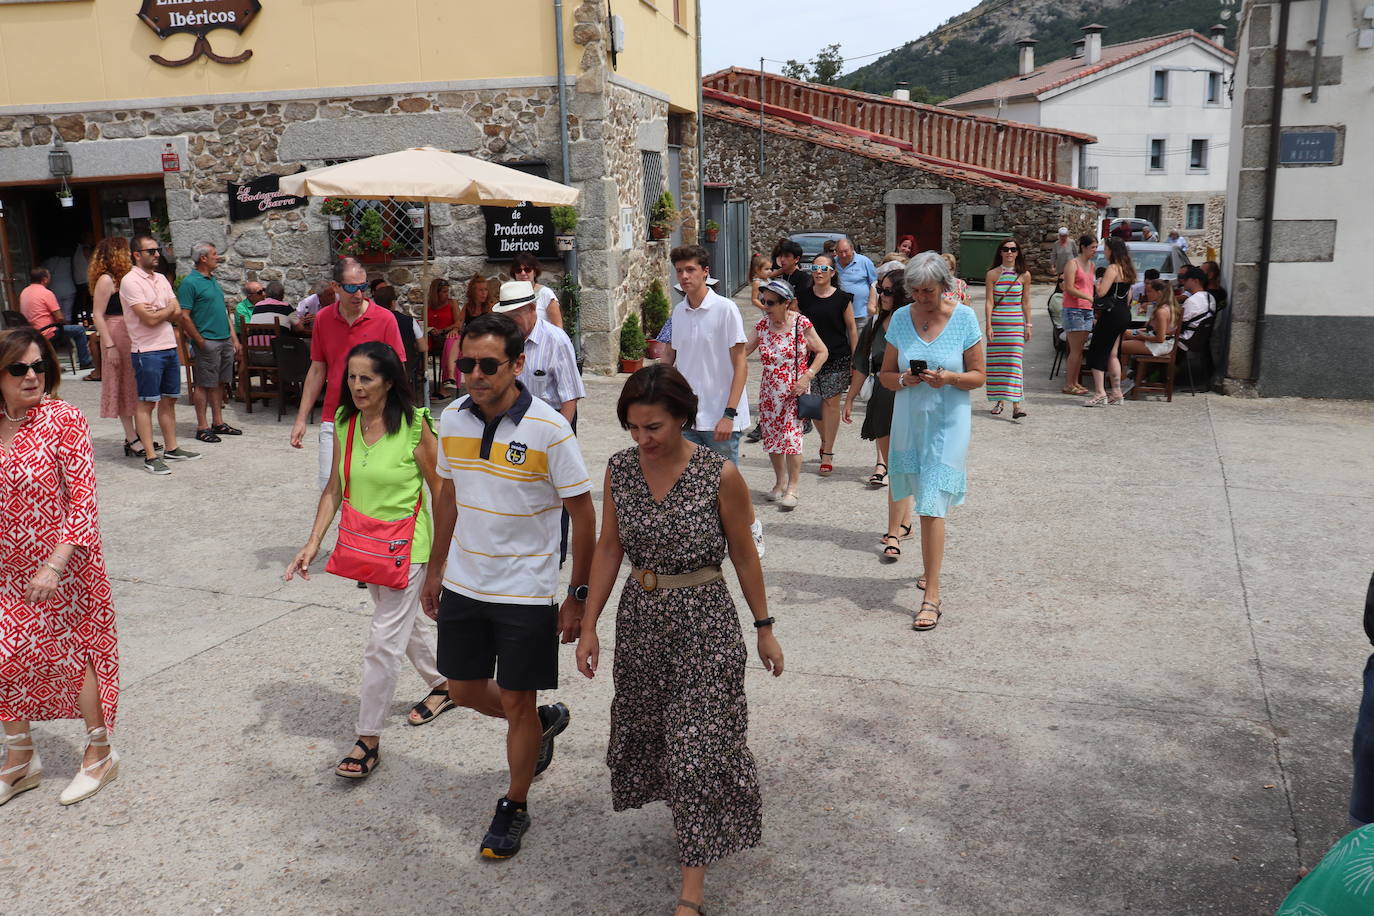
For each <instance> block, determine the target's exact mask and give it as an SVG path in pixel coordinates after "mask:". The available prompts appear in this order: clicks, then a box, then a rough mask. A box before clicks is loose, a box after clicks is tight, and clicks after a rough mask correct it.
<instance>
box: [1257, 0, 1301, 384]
mask: <svg viewBox="0 0 1374 916" xmlns="http://www.w3.org/2000/svg"><path fill="white" fill-rule="evenodd" d="M1291 3H1292V0H1279V37H1278V46H1277V47H1276V48H1275V54H1274V98H1273V104H1272V105H1271V106H1270V108H1271V112H1270V120H1269V157H1268V159H1269V161H1268V162H1267V164H1266V168H1265V175H1264V216H1263V217H1262V220H1261V223H1260V251H1259V279H1258V281H1257V283H1256V284H1255V285H1256V289H1255V343H1254V347H1253V349H1252V352H1251V354H1250V377H1251V379H1252V380H1253V381H1254V382H1255V384H1256V386H1258V385H1259V378H1260V365H1261V363H1262V362H1263V361H1264V313H1265V308H1266V307H1267V306H1268V304H1269V255H1270V252H1271V251H1272V249H1273V245H1274V196H1275V194H1276V193H1277V188H1278V178H1279V143H1280V141H1281V140H1282V139H1283V85H1284V81H1285V80H1286V79H1287V76H1288V19H1289V17H1288V13H1289V9H1290V4H1291Z"/></svg>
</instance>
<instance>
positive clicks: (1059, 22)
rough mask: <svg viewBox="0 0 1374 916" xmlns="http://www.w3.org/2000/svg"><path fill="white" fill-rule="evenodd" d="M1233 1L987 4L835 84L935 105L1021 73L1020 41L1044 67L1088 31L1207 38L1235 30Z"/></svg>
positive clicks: (1024, 0)
mask: <svg viewBox="0 0 1374 916" xmlns="http://www.w3.org/2000/svg"><path fill="white" fill-rule="evenodd" d="M1238 5H1239V4H1238V3H1236V2H1235V0H1098V3H1097V4H1096V5H1094V6H1093V7H1092V8H1091V9H1088V8H1085V7H1083V6H1077V5H1072V6H1067V7H1066V6H1065V5H1064V4H1063V3H1061V2H1056V0H984V2H983V3H980V4H978V6H976V7H974V8H973V9H971V10H969V11H968V12H967V13H963V14H962V15H959V16H955V17H953V18H952V19H950V20H949V22H947V23H945V24H944V25H942V26H940V27H939V28H937V29H935V30H934V31H933V32H931V33H930V34H928V35H926V36H924V37H922V38H918V39H916V40H915V41H913V42H911V43H910V44H908V45H905V46H903V47H901V48H898V49H897V50H895V51H891V52H889V53H887V54H885V55H883V56H882V57H880V58H878V59H877V60H875V61H874V62H873V63H871V64H867V65H865V66H863V67H860V68H859V69H857V70H855V71H853V72H852V73H847V74H845V75H844V76H842V77H840V78H839V79H838V80H836V84H837V85H840V86H844V87H845V88H848V89H858V90H861V91H864V92H875V93H878V94H880V95H886V94H888V93H890V92H891V91H892V90H893V89H894V88H896V86H897V83H898V82H899V81H902V80H905V81H906V82H907V83H909V84H910V85H911V99H912V101H914V102H934V101H939V100H941V99H947V98H950V97H951V96H956V95H959V94H960V93H962V92H967V91H969V90H970V89H977V88H978V87H979V86H985V85H987V84H988V83H992V82H996V81H997V80H1001V79H1006V78H1007V77H1009V76H1015V75H1016V57H1017V53H1016V42H1017V41H1018V40H1019V39H1021V38H1027V37H1029V38H1034V39H1035V40H1036V41H1037V42H1038V44H1036V46H1035V60H1036V62H1037V64H1045V63H1048V62H1050V61H1052V60H1058V59H1059V58H1061V57H1068V56H1070V55H1071V54H1072V53H1073V43H1074V42H1075V41H1077V40H1078V39H1079V38H1082V37H1083V33H1082V32H1081V31H1080V30H1081V29H1082V27H1083V26H1085V25H1089V24H1091V23H1094V22H1095V23H1098V24H1100V25H1103V26H1106V31H1105V32H1104V33H1103V34H1102V43H1103V44H1104V45H1109V44H1120V43H1121V42H1126V41H1134V40H1136V39H1138V38H1148V37H1150V36H1152V35H1167V34H1169V33H1171V32H1179V31H1183V30H1185V29H1193V30H1195V31H1197V32H1199V33H1201V34H1202V35H1207V34H1208V32H1207V30H1208V29H1210V28H1211V27H1212V26H1213V25H1216V24H1217V23H1219V22H1220V23H1223V24H1225V25H1227V26H1229V27H1230V28H1231V31H1230V32H1228V34H1227V35H1226V42H1227V45H1228V46H1233V45H1234V37H1235V36H1234V28H1235V22H1234V19H1235V17H1234V15H1233V14H1232V11H1233V9H1234V8H1235V7H1236V6H1238Z"/></svg>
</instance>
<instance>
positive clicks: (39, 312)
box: [19, 267, 91, 369]
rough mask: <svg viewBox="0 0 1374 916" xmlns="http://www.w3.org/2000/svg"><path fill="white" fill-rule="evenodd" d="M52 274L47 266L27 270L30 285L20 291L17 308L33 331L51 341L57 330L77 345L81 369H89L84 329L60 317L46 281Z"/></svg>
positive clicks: (88, 352) (59, 307)
mask: <svg viewBox="0 0 1374 916" xmlns="http://www.w3.org/2000/svg"><path fill="white" fill-rule="evenodd" d="M51 282H52V274H51V273H49V272H48V269H47V268H46V267H35V268H34V269H33V270H31V271H29V285H28V286H26V287H24V288H23V289H22V290H21V291H20V292H19V311H21V312H23V313H24V318H25V320H26V321H28V323H29V324H30V325H32V326H33V329H34V330H35V331H38V332H40V333H41V334H42V335H43V336H44V337H46V338H48V339H49V340H52V339H53V337H54V336H56V334H57V332H58V330H61V331H62V333H63V334H64V335H65V336H66V337H67V338H68V339H69V340H70V341H71V342H72V346H74V347H76V355H77V356H78V357H80V358H81V368H82V369H89V368H91V350H90V347H88V346H87V345H86V329H85V328H83V327H82V326H81V325H79V324H67V319H66V318H64V317H62V306H61V305H60V304H59V303H58V301H57V297H56V296H55V295H53V292H52V290H50V289H48V284H49V283H51Z"/></svg>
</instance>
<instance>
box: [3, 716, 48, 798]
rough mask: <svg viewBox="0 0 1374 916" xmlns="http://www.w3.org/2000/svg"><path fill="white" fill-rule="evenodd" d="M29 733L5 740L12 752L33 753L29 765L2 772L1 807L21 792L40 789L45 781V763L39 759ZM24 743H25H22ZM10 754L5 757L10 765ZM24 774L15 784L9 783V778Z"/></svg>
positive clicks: (22, 764) (18, 764)
mask: <svg viewBox="0 0 1374 916" xmlns="http://www.w3.org/2000/svg"><path fill="white" fill-rule="evenodd" d="M28 738H29V733H28V732H21V733H20V734H17V735H6V736H5V738H4V741H5V747H7V748H8V749H9V750H10V751H11V752H12V751H33V754H32V755H31V756H30V757H29V759H28V762H27V763H17V764H15V765H14V766H10V767H5V769H3V770H0V805H3V804H4V803H5V802H7V801H9V800H10V799H11V798H14V796H16V795H18V794H19V793H21V792H27V791H29V790H30V789H36V788H38V784H39V783H41V782H42V781H43V761H42V760H41V759H39V757H38V750H37V748H35V747H34V746H33V741H32V740H26V739H28ZM20 742H24V743H20ZM9 759H10V758H9V754H8V753H7V754H6V755H5V762H6V763H9ZM21 771H22V772H23V773H24V775H23V776H20V777H19V778H18V779H16V780H15V781H14V782H9V780H8V778H7V777H9V776H11V775H12V774H14V773H19V772H21Z"/></svg>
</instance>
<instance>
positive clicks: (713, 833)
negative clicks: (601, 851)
mask: <svg viewBox="0 0 1374 916" xmlns="http://www.w3.org/2000/svg"><path fill="white" fill-rule="evenodd" d="M616 412H617V415H618V416H619V418H620V424H621V426H623V427H625V428H626V429H628V430H629V431H630V435H631V436H632V437H633V438H634V441H635V446H636V447H634V448H627V449H625V450H623V451H621V452H618V453H616V454H615V455H613V456H612V457H611V461H610V466H609V467H608V468H607V470H606V480H605V490H604V492H605V493H606V495H607V499H606V505H605V515H604V516H603V519H602V523H601V537H600V539H599V540H598V541H597V545H596V553H595V554H594V556H593V558H592V569H591V575H590V579H589V582H588V595H587V604H586V611H585V613H584V615H583V617H582V629H581V634H580V637H579V639H578V643H577V669H578V670H579V671H581V672H582V673H583V674H584V675H586V676H587V677H594V676H595V674H596V669H597V663H598V661H599V656H600V643H599V641H598V638H597V635H596V622H597V619H598V618H599V617H600V616H601V611H602V609H603V608H604V607H605V606H606V601H607V600H608V599H609V598H610V595H611V590H612V589H613V588H614V586H615V579H616V576H617V574H618V572H619V569H620V563H621V560H622V559H623V558H624V556H625V555H626V554H627V553H628V554H629V558H630V563H631V565H632V570H631V574H630V579H629V580H628V581H626V583H625V587H624V589H623V590H622V591H621V594H620V605H619V608H618V609H617V611H616V645H615V650H616V651H615V667H614V671H613V676H614V681H615V698H614V700H612V702H611V737H610V745H609V747H608V748H607V750H606V763H607V765H608V766H609V767H610V770H611V802H612V805H613V807H614V808H615V810H617V811H623V810H624V809H626V808H638V807H641V806H643V805H645V804H647V803H649V802H653V801H659V800H663V801H665V802H667V803H668V807H669V810H671V811H672V814H673V825H674V827H675V829H676V832H677V839H678V854H679V858H680V861H681V865H682V889H681V892H680V893H679V895H678V904H677V910H676V911H675V912H676V916H690V914H692V913H701V912H704V910H703V907H702V897H703V892H704V887H705V881H706V866H708V865H710V864H711V863H712V862H715V861H717V860H718V859H721V858H723V857H725V856H727V855H729V854H731V853H734V852H738V851H740V850H743V849H748V848H750V847H753V846H757V845H758V844H759V842H760V839H761V837H762V832H763V817H762V803H761V800H760V797H759V781H758V774H757V772H756V771H755V767H754V755H753V754H751V753H750V752H749V747H748V745H747V744H746V743H745V738H746V731H747V727H748V721H749V713H748V707H747V705H746V702H745V697H744V665H745V661H746V659H747V656H748V653H747V651H746V649H745V646H744V640H743V638H742V637H741V634H740V625H739V616H738V614H737V612H736V610H735V604H734V602H733V601H732V600H731V598H730V592H729V590H728V589H727V588H726V586H725V579H724V575H723V573H722V570H721V563H722V562H723V561H724V559H725V555H726V553H727V551H728V552H729V555H730V563H731V565H733V566H734V568H735V573H736V575H738V577H739V584H740V590H741V591H742V592H743V593H744V600H745V601H747V602H748V603H749V610H750V611H751V613H752V614H753V617H754V627H755V632H757V633H758V653H759V658H760V660H761V661H762V662H763V666H764V668H765V669H767V670H768V671H770V672H772V674H773V675H774V676H775V677H776V676H777V675H780V674H782V666H783V658H782V648H781V647H780V646H779V645H778V641H777V639H775V638H774V636H773V618H771V617H769V616H768V601H767V598H766V596H765V594H764V588H763V567H762V566H761V565H760V563H759V557H758V552H757V551H756V550H755V548H754V541H753V538H752V536H751V535H750V532H749V515H750V512H749V491H748V488H747V487H746V486H745V483H744V478H743V477H741V476H740V473H739V471H738V470H737V469H736V468H735V466H734V465H733V464H731V463H730V462H728V461H725V460H724V459H723V458H721V457H720V456H719V455H717V454H716V453H715V452H713V451H711V450H710V449H707V448H700V447H698V446H696V445H695V444H694V443H692V442H689V441H688V440H686V439H684V438H683V436H682V427H683V426H684V425H685V424H687V423H690V422H692V420H693V418H695V417H696V415H697V399H696V395H695V394H693V393H692V389H691V386H690V385H688V384H687V380H686V379H684V378H683V377H682V374H681V373H680V372H678V371H677V370H676V369H674V368H673V367H672V366H666V365H656V366H646V367H645V368H643V369H640V370H639V371H638V372H636V373H635V374H634V375H632V376H630V378H629V380H628V381H627V382H626V383H625V388H624V390H623V391H622V392H621V395H620V402H619V404H618V405H617V407H616ZM625 909H627V910H628V909H632V907H628V906H627V907H625ZM633 909H643V907H633Z"/></svg>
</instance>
